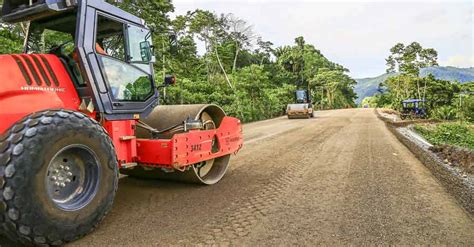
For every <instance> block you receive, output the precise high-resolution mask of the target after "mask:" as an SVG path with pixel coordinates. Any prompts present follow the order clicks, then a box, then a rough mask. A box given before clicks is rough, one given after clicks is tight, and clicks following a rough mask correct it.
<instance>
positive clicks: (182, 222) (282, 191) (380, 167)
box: [70, 109, 474, 246]
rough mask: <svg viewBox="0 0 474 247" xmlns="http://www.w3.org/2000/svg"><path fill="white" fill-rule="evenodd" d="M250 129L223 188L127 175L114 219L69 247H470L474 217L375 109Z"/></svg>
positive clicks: (277, 121)
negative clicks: (419, 246) (382, 246)
mask: <svg viewBox="0 0 474 247" xmlns="http://www.w3.org/2000/svg"><path fill="white" fill-rule="evenodd" d="M244 133H245V141H246V142H245V146H244V148H243V149H242V150H241V152H240V153H239V154H238V155H237V156H233V157H232V160H231V162H232V164H231V168H230V170H229V171H228V173H227V175H226V177H225V178H224V179H223V180H222V181H221V182H220V183H218V184H217V185H214V186H196V185H188V184H178V183H172V182H163V181H154V180H138V179H132V178H123V179H121V180H120V183H119V190H118V194H117V197H116V199H115V204H114V208H113V210H112V212H111V213H110V214H109V215H108V216H107V217H106V218H105V220H104V222H103V223H102V224H101V225H100V227H99V228H98V229H97V230H96V231H95V232H93V233H92V234H90V235H88V236H86V237H85V238H83V239H81V240H79V241H76V242H74V243H72V244H70V246H161V245H163V246H170V245H171V246H177V245H179V246H181V245H188V246H189V245H234V246H235V245H238V246H242V245H243V246H261V245H262V246H287V245H305V246H310V245H311V246H313V245H315V244H320V245H334V244H336V245H349V244H355V245H369V244H370V245H376V244H401V245H414V244H436V245H439V244H442V245H465V246H474V219H473V218H471V217H470V216H469V215H468V214H467V213H466V211H464V210H463V209H462V208H461V207H460V206H459V205H458V204H457V202H456V201H455V199H454V198H453V197H452V196H450V195H449V194H448V193H447V191H446V190H445V189H444V187H442V185H441V184H440V183H439V182H438V181H437V180H436V179H435V178H434V177H433V175H431V173H430V172H429V170H428V169H426V168H425V167H424V166H423V164H422V163H420V161H418V160H417V159H416V158H415V157H414V156H413V154H412V153H410V151H409V150H408V149H406V148H405V147H404V146H403V145H402V144H401V143H399V142H398V141H397V139H396V138H395V137H394V136H393V135H392V134H391V133H390V132H389V131H388V130H387V128H386V127H385V125H384V123H383V122H382V121H380V120H379V119H377V117H376V115H375V113H374V110H373V109H348V110H335V111H323V112H317V117H316V118H314V119H301V120H288V119H286V118H283V117H282V118H277V119H272V120H267V121H262V122H257V123H251V124H247V125H245V126H244Z"/></svg>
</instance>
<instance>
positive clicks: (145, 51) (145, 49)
mask: <svg viewBox="0 0 474 247" xmlns="http://www.w3.org/2000/svg"><path fill="white" fill-rule="evenodd" d="M140 55H141V57H142V61H143V62H152V60H153V55H152V52H151V44H150V41H142V42H140Z"/></svg>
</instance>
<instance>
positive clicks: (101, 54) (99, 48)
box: [94, 15, 154, 101]
mask: <svg viewBox="0 0 474 247" xmlns="http://www.w3.org/2000/svg"><path fill="white" fill-rule="evenodd" d="M129 29H130V28H129V25H125V24H123V23H121V22H118V21H116V20H112V19H109V18H107V17H104V16H100V15H99V17H98V23H97V33H96V43H95V47H94V48H95V51H96V54H97V57H98V58H99V63H100V65H101V67H102V74H103V77H104V79H105V81H106V82H107V84H108V86H109V90H110V92H111V96H112V98H113V100H114V101H146V100H147V99H148V98H149V97H150V96H151V95H153V92H154V89H153V83H152V79H151V78H152V77H151V66H150V64H149V61H141V62H140V63H141V65H143V64H144V63H146V65H145V66H137V64H135V63H134V62H137V61H134V60H133V59H131V58H132V57H133V56H136V55H138V54H137V50H136V49H135V50H134V53H132V52H131V51H132V49H131V48H135V47H132V46H131V41H132V39H137V38H136V37H134V38H131V35H134V34H135V35H136V32H134V33H131V32H127V31H128V30H129ZM127 33H128V34H129V35H127ZM137 36H138V35H137ZM126 44H129V45H128V49H126V47H127V46H126ZM138 45H140V44H138ZM138 49H140V48H138Z"/></svg>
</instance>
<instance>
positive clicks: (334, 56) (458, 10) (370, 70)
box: [173, 0, 474, 78]
mask: <svg viewBox="0 0 474 247" xmlns="http://www.w3.org/2000/svg"><path fill="white" fill-rule="evenodd" d="M173 4H174V6H175V14H177V15H181V14H185V13H186V12H187V11H189V10H195V9H197V8H199V9H205V10H210V11H213V12H215V13H217V14H221V13H233V14H235V15H236V16H238V17H240V18H242V19H244V20H246V21H247V22H248V23H249V24H251V25H253V30H254V32H255V33H256V34H258V35H259V36H261V37H262V38H263V40H268V41H271V42H273V43H274V44H275V46H282V45H290V44H293V43H294V39H295V37H298V36H304V38H305V40H306V42H307V43H311V44H314V45H315V46H316V48H317V49H319V50H321V52H322V53H323V54H324V55H325V56H326V57H327V58H329V59H330V60H331V61H334V62H336V63H339V64H341V65H343V66H345V67H346V68H348V69H349V70H350V75H351V76H352V77H354V78H364V77H374V76H378V75H381V74H383V73H384V72H385V69H386V65H385V58H386V57H388V55H389V50H390V48H391V47H392V46H394V45H395V44H396V43H398V42H402V43H405V44H409V43H411V42H412V41H417V42H419V43H420V44H421V45H422V46H423V47H425V48H434V49H436V50H437V51H438V63H439V64H440V65H441V66H455V67H474V39H473V33H474V23H473V19H474V0H464V1H461V0H451V1H448V0H445V1H443V0H439V1H428V0H422V1H420V0H418V1H417V0H415V1H403V0H402V1H394V0H391V1H383V0H378V1H375V0H373V1H357V0H353V1H351V0H345V1H340V0H332V1H329V0H323V1H321V0H273V1H271V0H194V1H192V0H173Z"/></svg>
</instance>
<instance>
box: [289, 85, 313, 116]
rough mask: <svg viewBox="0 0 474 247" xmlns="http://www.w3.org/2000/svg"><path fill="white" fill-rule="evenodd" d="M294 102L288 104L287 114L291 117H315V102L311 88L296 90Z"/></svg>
mask: <svg viewBox="0 0 474 247" xmlns="http://www.w3.org/2000/svg"><path fill="white" fill-rule="evenodd" d="M295 101H296V103H294V104H288V106H287V107H286V114H287V115H288V118H289V119H293V118H312V117H314V110H313V104H312V103H311V95H310V92H309V90H307V89H300V90H296V91H295Z"/></svg>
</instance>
